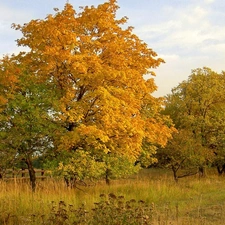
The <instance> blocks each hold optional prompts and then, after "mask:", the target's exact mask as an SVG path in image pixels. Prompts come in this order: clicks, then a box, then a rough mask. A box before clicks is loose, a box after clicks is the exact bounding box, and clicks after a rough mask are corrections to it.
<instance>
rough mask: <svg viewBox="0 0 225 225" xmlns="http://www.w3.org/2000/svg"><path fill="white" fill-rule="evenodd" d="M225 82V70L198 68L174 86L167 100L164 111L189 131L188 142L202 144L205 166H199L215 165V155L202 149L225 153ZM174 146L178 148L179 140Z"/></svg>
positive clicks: (200, 148)
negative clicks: (192, 140)
mask: <svg viewBox="0 0 225 225" xmlns="http://www.w3.org/2000/svg"><path fill="white" fill-rule="evenodd" d="M224 81H225V80H224V73H221V74H218V73H216V72H214V71H212V70H211V69H209V68H206V67H204V68H202V69H200V68H198V69H196V70H193V71H192V73H191V75H190V76H189V78H188V80H187V81H183V82H182V83H180V84H179V85H178V86H177V87H176V88H174V89H173V90H172V94H171V95H168V96H167V99H166V108H165V112H164V113H165V114H167V115H170V116H171V118H172V119H173V121H174V123H175V126H176V128H177V129H178V131H180V130H185V131H186V132H187V135H186V137H183V138H184V139H185V140H186V141H188V140H189V141H190V140H191V139H194V142H195V143H196V144H197V145H199V146H201V147H199V148H198V150H199V153H198V154H197V155H199V154H200V155H202V157H204V160H203V161H202V160H201V162H202V165H199V166H204V165H206V164H212V163H213V158H214V157H212V155H210V156H209V154H206V152H205V151H203V150H202V149H208V150H210V152H211V153H215V154H219V152H220V155H221V151H222V152H223V150H222V149H223V146H224V145H223V143H224V137H225V135H224V129H225V120H224V116H223V115H224V106H225V104H224V102H225V101H224V100H225V91H224V90H225V89H224V87H225V82H224ZM186 141H185V142H186ZM189 141H188V142H189ZM174 145H175V146H174V147H175V149H176V143H174ZM192 146H194V143H193V144H192ZM185 152H186V151H184V154H186V153H185ZM174 154H176V151H175V152H174Z"/></svg>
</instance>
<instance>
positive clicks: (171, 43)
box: [0, 0, 225, 97]
mask: <svg viewBox="0 0 225 225" xmlns="http://www.w3.org/2000/svg"><path fill="white" fill-rule="evenodd" d="M106 1H107V0H35V1H34V0H0V58H1V57H2V56H3V55H6V54H12V53H16V54H17V53H18V52H19V51H20V50H21V49H19V48H18V47H17V45H16V42H15V40H16V39H18V38H20V37H22V36H21V33H20V31H15V30H13V29H12V28H11V24H12V23H16V24H24V23H28V22H29V21H30V20H32V19H44V18H45V17H46V16H47V15H48V14H54V10H53V8H59V9H60V10H62V9H63V7H64V5H65V3H66V2H69V3H70V4H72V5H73V6H74V9H75V10H76V11H77V12H78V11H79V6H91V5H94V6H97V5H99V4H102V3H104V2H106ZM117 4H118V5H119V6H120V9H119V10H118V12H117V17H118V18H121V17H123V16H127V17H128V18H129V20H128V23H127V25H129V26H133V27H134V30H133V32H134V33H135V34H136V35H137V36H138V37H139V38H140V39H141V40H143V41H144V42H145V43H147V45H148V47H149V48H151V49H153V50H154V51H155V52H156V53H157V54H158V56H159V57H160V58H163V59H164V60H165V62H166V63H164V64H161V65H160V66H159V67H158V68H157V69H156V70H154V72H155V73H156V77H155V78H154V79H155V83H156V85H157V86H158V90H157V92H155V93H154V95H155V96H156V97H159V96H165V95H167V94H170V93H171V89H172V88H174V87H176V86H177V85H178V84H179V83H180V82H182V81H183V80H187V79H188V76H189V75H190V74H191V71H192V70H193V69H196V68H202V67H204V66H206V67H209V68H211V69H212V70H213V71H215V72H218V73H220V72H221V71H224V70H225V1H224V0H117Z"/></svg>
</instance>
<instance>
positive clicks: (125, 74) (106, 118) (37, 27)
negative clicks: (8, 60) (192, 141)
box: [14, 0, 172, 158]
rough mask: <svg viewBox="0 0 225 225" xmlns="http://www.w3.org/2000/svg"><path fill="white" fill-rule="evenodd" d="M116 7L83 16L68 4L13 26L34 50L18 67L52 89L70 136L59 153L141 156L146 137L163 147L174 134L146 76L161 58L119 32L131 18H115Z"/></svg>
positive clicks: (91, 9) (101, 7)
mask: <svg viewBox="0 0 225 225" xmlns="http://www.w3.org/2000/svg"><path fill="white" fill-rule="evenodd" d="M118 8H119V7H118V5H117V4H116V1H115V0H110V1H108V2H106V3H104V4H101V5H99V6H98V7H96V8H95V7H94V6H91V7H84V8H83V11H82V12H81V13H79V14H77V13H76V12H75V10H74V9H73V7H72V5H70V4H66V5H65V7H64V9H63V10H62V11H61V12H60V11H57V12H56V14H55V15H49V16H47V18H46V19H44V20H32V21H31V22H30V23H28V24H26V25H24V26H14V27H15V28H16V29H19V30H21V31H22V33H23V38H21V39H20V40H18V44H19V45H24V46H28V47H30V51H29V52H27V53H26V54H25V55H23V56H22V55H21V57H20V59H19V60H20V62H21V63H22V64H23V65H26V66H27V68H29V71H30V72H31V73H33V75H35V76H36V77H37V78H38V79H39V80H40V82H43V83H44V84H46V85H48V86H49V87H50V88H52V89H51V91H52V96H54V98H53V99H54V101H55V103H54V104H53V105H54V106H56V108H55V109H52V111H54V112H56V113H58V115H59V116H58V118H59V120H60V122H61V124H63V125H62V126H63V127H65V128H67V129H68V131H70V132H65V134H63V135H62V137H61V142H62V143H61V145H60V148H61V149H67V150H69V149H76V148H78V147H82V148H84V149H85V150H88V151H91V150H93V149H94V150H103V151H104V152H113V153H119V154H123V155H128V156H133V157H136V158H137V157H138V155H139V154H140V152H141V150H142V144H143V140H144V139H145V140H146V138H148V140H150V141H152V142H154V144H160V145H164V144H165V142H166V140H167V138H168V137H169V136H170V135H169V134H170V132H172V131H171V129H170V128H168V127H167V126H166V125H165V123H164V122H165V120H164V118H161V119H159V117H160V115H159V114H160V113H159V112H160V110H161V101H157V100H156V99H155V98H153V97H152V96H151V95H150V94H151V93H152V92H153V91H154V90H155V89H156V85H155V84H154V80H153V79H149V80H148V81H147V80H145V79H144V78H143V76H144V75H145V74H148V73H149V69H151V68H156V67H157V66H159V65H160V63H161V62H162V61H163V60H162V59H159V58H157V54H156V53H155V52H154V51H153V50H152V49H149V48H148V47H147V45H146V44H145V43H144V42H143V41H141V40H140V39H139V38H138V37H137V36H136V35H135V34H133V31H132V27H128V28H126V29H123V28H122V27H121V25H122V24H124V23H125V22H126V21H127V18H126V17H124V18H122V19H119V20H117V19H116V11H117V9H118ZM71 126H72V128H71V129H70V128H68V127H71ZM159 136H160V137H159ZM63 143H64V145H63Z"/></svg>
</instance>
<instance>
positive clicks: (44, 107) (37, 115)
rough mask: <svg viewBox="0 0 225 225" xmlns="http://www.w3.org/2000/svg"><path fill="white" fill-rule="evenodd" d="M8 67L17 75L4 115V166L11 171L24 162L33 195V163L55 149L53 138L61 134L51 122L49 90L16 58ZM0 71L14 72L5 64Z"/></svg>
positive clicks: (1, 134) (1, 122) (0, 133)
mask: <svg viewBox="0 0 225 225" xmlns="http://www.w3.org/2000/svg"><path fill="white" fill-rule="evenodd" d="M7 63H9V64H11V65H14V67H17V71H18V74H17V84H16V88H15V90H14V93H13V95H12V98H8V99H7V103H6V104H5V106H4V109H3V111H2V112H1V120H0V127H1V129H0V137H1V142H0V148H1V156H2V157H1V163H4V162H7V164H8V166H10V167H12V166H15V164H17V163H20V162H21V161H24V162H25V163H26V165H27V168H28V170H29V175H30V181H31V186H32V189H33V191H34V190H35V185H36V177H35V171H34V167H33V160H34V159H35V158H37V157H38V156H40V155H43V154H45V153H46V152H47V151H48V150H52V149H53V148H54V143H53V142H54V138H53V136H54V133H55V132H56V129H57V130H58V127H56V126H55V124H54V123H53V120H52V119H53V117H54V115H53V114H54V113H53V111H52V103H51V100H52V98H51V99H50V98H48V96H49V89H48V87H47V86H44V85H43V84H42V83H39V81H38V78H37V77H35V76H33V74H32V73H30V71H29V69H27V68H24V67H22V65H21V64H17V63H18V62H17V59H16V57H11V59H10V61H8V62H7ZM1 69H2V70H5V72H6V73H9V74H10V73H12V72H14V71H12V70H10V69H9V70H8V68H7V67H6V66H5V64H4V63H2V64H1ZM7 88H8V87H7V85H6V86H2V90H4V91H5V92H7ZM6 157H8V159H6ZM5 160H6V161H5Z"/></svg>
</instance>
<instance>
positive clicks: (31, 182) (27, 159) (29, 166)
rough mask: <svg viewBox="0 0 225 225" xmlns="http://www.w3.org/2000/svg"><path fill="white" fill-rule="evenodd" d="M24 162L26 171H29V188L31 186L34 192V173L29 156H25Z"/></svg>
mask: <svg viewBox="0 0 225 225" xmlns="http://www.w3.org/2000/svg"><path fill="white" fill-rule="evenodd" d="M26 164H27V168H28V171H29V176H30V184H31V188H32V191H33V192H35V189H36V174H35V170H34V167H33V164H32V161H31V159H30V157H29V156H28V157H27V158H26Z"/></svg>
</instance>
